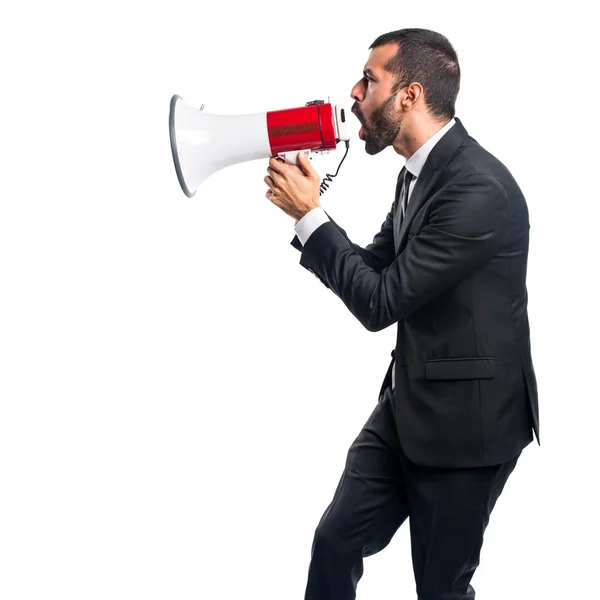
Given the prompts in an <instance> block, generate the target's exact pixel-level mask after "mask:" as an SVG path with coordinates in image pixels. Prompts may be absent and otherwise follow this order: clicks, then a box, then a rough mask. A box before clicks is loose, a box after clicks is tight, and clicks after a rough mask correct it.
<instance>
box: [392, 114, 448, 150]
mask: <svg viewBox="0 0 600 600" xmlns="http://www.w3.org/2000/svg"><path fill="white" fill-rule="evenodd" d="M450 120H451V119H444V120H443V121H436V120H433V119H420V120H418V119H417V120H415V121H408V122H407V118H406V117H405V118H404V120H403V121H402V126H401V128H400V133H399V134H398V137H397V138H396V140H395V141H394V143H393V144H392V145H393V148H394V150H395V151H396V152H397V153H398V154H399V155H400V156H403V157H404V158H405V159H406V160H408V159H409V158H410V157H411V156H412V155H413V154H414V153H415V152H416V151H417V150H418V149H419V148H420V147H421V146H422V145H423V144H424V143H425V142H426V141H427V140H428V139H430V138H431V137H432V136H434V135H435V134H436V133H437V132H438V131H439V130H440V129H442V127H444V125H446V124H447V123H449V122H450Z"/></svg>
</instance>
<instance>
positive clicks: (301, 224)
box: [294, 119, 456, 389]
mask: <svg viewBox="0 0 600 600" xmlns="http://www.w3.org/2000/svg"><path fill="white" fill-rule="evenodd" d="M454 123H456V120H455V119H450V121H449V122H448V123H446V125H444V126H443V127H442V128H441V129H440V130H439V131H438V132H437V133H435V134H434V135H432V136H431V137H430V138H429V139H428V140H427V141H426V142H425V143H424V144H423V145H422V146H421V147H420V148H419V149H418V150H417V151H416V152H415V153H414V154H413V155H412V156H411V157H410V158H409V159H408V160H407V161H406V164H405V167H406V170H407V171H409V172H410V173H412V175H413V179H412V181H411V182H410V187H409V189H408V198H407V200H406V206H407V207H408V202H409V200H410V195H411V194H412V191H413V190H414V188H415V183H416V182H417V179H418V177H419V175H420V174H421V170H422V169H423V165H425V161H426V160H427V157H428V156H429V153H430V152H431V151H432V150H433V147H434V146H435V145H436V144H437V143H438V142H439V141H440V139H441V138H442V137H443V136H444V134H446V133H447V131H448V130H449V129H450V128H451V127H452V126H453V125H454ZM327 221H329V217H328V216H327V214H326V213H325V211H324V210H323V208H321V207H320V206H318V207H317V208H313V209H312V210H311V211H309V212H307V213H306V214H305V215H304V216H303V217H302V218H301V219H300V220H299V221H298V222H297V223H296V224H295V225H294V231H295V232H296V235H297V236H298V239H299V240H300V243H301V244H302V245H303V246H304V244H306V242H307V240H308V238H309V237H310V236H311V234H312V233H313V231H315V229H317V228H318V227H320V226H321V225H323V223H326V222H327ZM395 371H396V364H395V362H394V366H393V367H392V389H394V388H395V387H396V381H395V380H396V376H395Z"/></svg>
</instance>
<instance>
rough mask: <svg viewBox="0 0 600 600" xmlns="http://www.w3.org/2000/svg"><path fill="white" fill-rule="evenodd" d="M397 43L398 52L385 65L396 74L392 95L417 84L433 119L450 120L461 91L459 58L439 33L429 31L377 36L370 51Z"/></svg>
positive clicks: (412, 30) (421, 30)
mask: <svg viewBox="0 0 600 600" xmlns="http://www.w3.org/2000/svg"><path fill="white" fill-rule="evenodd" d="M392 43H396V44H398V52H397V53H396V55H395V56H394V57H393V58H392V59H390V60H389V61H388V62H387V64H386V65H385V69H386V70H387V71H389V72H391V73H394V74H395V75H396V78H397V81H396V82H395V83H394V86H393V88H392V94H393V93H395V92H397V91H398V90H399V89H400V88H402V87H404V86H406V85H408V84H410V83H412V82H414V81H416V82H418V83H420V84H421V85H422V86H423V90H424V93H425V103H426V105H427V106H428V108H429V111H430V113H431V115H432V116H434V117H439V118H444V117H445V118H448V119H451V118H452V117H454V114H455V103H456V97H457V96H458V90H459V88H460V67H459V64H458V56H457V55H456V51H455V50H454V48H453V47H452V44H450V42H449V41H448V39H447V38H446V37H445V36H443V35H442V34H441V33H436V32H435V31H430V30H429V29H416V28H412V29H399V30H398V31H390V32H389V33H384V34H383V35H380V36H379V37H378V38H377V39H376V40H375V41H374V42H373V43H372V44H371V45H370V46H369V49H372V48H377V47H378V46H384V45H385V44H392Z"/></svg>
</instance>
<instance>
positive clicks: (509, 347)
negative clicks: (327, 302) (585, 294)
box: [292, 119, 539, 600]
mask: <svg viewBox="0 0 600 600" xmlns="http://www.w3.org/2000/svg"><path fill="white" fill-rule="evenodd" d="M403 171H404V169H403ZM403 171H402V172H401V173H400V176H399V178H398V185H397V188H396V198H395V201H394V203H393V205H392V208H391V210H390V212H389V213H388V215H387V217H386V219H385V222H384V223H383V224H382V227H381V230H380V231H379V233H377V234H376V235H375V237H374V239H373V242H372V243H371V244H369V245H368V246H366V248H361V247H359V246H358V245H356V244H354V243H352V242H351V241H350V239H349V238H348V236H347V235H346V233H345V232H344V230H343V229H342V228H341V227H339V225H337V224H336V223H335V222H333V220H331V222H328V223H325V224H323V225H321V226H320V227H319V228H318V229H316V230H315V231H314V232H313V233H312V235H311V236H310V238H309V239H308V241H307V243H306V245H305V246H304V247H302V245H301V244H300V242H299V240H298V238H297V237H295V238H294V239H293V241H292V245H293V246H294V247H296V248H297V249H298V250H301V252H302V255H301V258H300V264H301V265H302V266H303V267H305V268H307V269H308V270H310V271H311V272H312V273H314V274H315V275H316V276H317V277H318V278H319V279H320V280H321V281H322V282H323V283H324V284H325V285H326V286H327V287H328V288H330V289H331V290H332V291H333V292H334V293H335V294H336V295H337V296H339V298H340V299H341V300H342V301H343V302H344V304H345V305H346V307H347V308H348V309H349V310H350V311H351V312H352V314H353V315H354V316H355V317H356V318H357V319H358V320H359V321H360V322H361V323H362V324H363V325H364V326H365V327H366V328H367V329H368V330H369V331H379V330H382V329H384V328H386V327H389V326H390V325H392V324H394V323H397V324H398V332H397V341H396V348H395V351H394V352H393V353H392V356H394V355H395V359H396V360H395V369H396V371H395V390H394V393H392V391H391V388H390V381H391V369H392V365H393V364H394V361H392V363H391V364H390V367H389V369H388V372H387V374H386V376H385V378H384V381H383V385H382V387H381V392H380V397H379V403H378V405H377V406H376V408H375V410H374V411H373V414H372V415H371V417H370V419H369V421H368V423H367V424H366V425H365V428H364V429H363V431H362V432H361V434H360V435H359V436H358V438H357V439H356V440H355V442H354V444H353V445H352V447H351V448H350V450H349V453H348V460H347V462H346V468H345V470H344V473H343V475H342V478H341V480H340V484H339V486H338V489H337V490H336V493H335V496H334V499H333V501H332V503H331V504H330V506H329V507H328V509H327V511H326V512H325V514H324V515H323V519H322V520H321V522H320V523H319V527H318V528H317V532H316V535H315V542H314V545H313V557H312V562H311V569H310V574H309V585H308V588H307V596H306V597H307V598H310V599H311V600H313V599H314V600H316V599H319V600H330V599H333V598H340V599H342V598H343V599H346V598H352V597H354V596H353V594H354V590H355V587H356V583H357V581H358V579H359V578H360V576H361V574H362V557H364V556H369V555H370V554H372V553H374V552H377V551H379V550H381V549H382V548H383V547H385V546H386V545H387V543H388V542H389V540H390V539H391V536H392V535H393V532H394V531H395V530H396V529H397V527H399V525H400V524H401V523H402V522H403V521H404V519H406V518H407V517H408V516H410V517H411V539H412V544H413V565H414V569H415V579H416V583H417V591H418V592H419V594H420V595H419V598H420V599H423V600H424V599H429V598H431V599H434V598H438V597H439V598H442V597H443V598H445V599H446V598H447V599H448V600H449V599H451V598H452V599H454V598H456V599H457V600H458V599H460V598H463V599H464V598H472V597H474V591H473V589H472V588H471V587H470V585H468V584H469V580H470V578H471V576H472V575H473V572H474V570H475V567H476V566H477V564H478V556H479V549H480V547H481V543H482V538H483V529H484V528H485V526H486V525H487V521H488V519H489V515H490V512H491V509H492V507H493V506H494V503H495V501H496V499H497V498H498V496H499V494H500V492H501V490H502V487H503V485H504V483H505V482H506V480H507V478H508V475H509V474H510V472H512V469H513V468H514V466H515V463H516V461H517V459H518V457H519V455H520V452H521V450H522V449H523V448H524V447H525V446H527V445H528V444H529V443H530V442H531V441H532V439H533V435H532V429H533V431H534V432H535V434H536V438H537V440H538V444H539V425H538V423H539V420H538V403H537V386H536V379H535V374H534V369H533V365H532V360H531V351H530V341H529V323H528V318H527V290H526V285H525V279H526V272H527V254H528V246H529V214H528V209H527V204H526V202H525V199H524V197H523V194H522V193H521V191H520V189H519V187H518V185H517V183H516V182H515V180H514V179H513V177H512V176H511V174H510V172H509V171H508V169H507V168H506V167H505V166H504V165H503V164H502V163H501V162H500V161H499V160H497V159H496V158H495V157H494V156H492V155H491V154H490V153H489V152H487V151H486V150H485V149H484V148H482V147H481V146H480V145H479V144H478V143H477V142H476V141H475V140H474V139H473V138H471V137H470V136H469V135H468V133H467V131H466V130H465V128H464V127H463V125H462V123H461V122H460V121H459V120H458V119H457V120H456V123H455V125H454V126H453V127H452V128H451V129H450V130H449V131H448V132H447V133H446V134H445V135H444V136H443V137H442V138H441V139H440V140H439V141H438V143H437V144H436V145H435V146H434V148H433V149H432V151H431V153H430V154H429V156H428V158H427V161H426V162H425V165H424V166H423V169H422V171H421V173H420V175H419V177H418V179H417V182H416V184H415V188H414V190H413V193H412V196H411V198H410V202H409V203H408V207H407V210H406V215H405V218H404V220H403V222H402V224H401V226H400V225H399V219H398V216H399V213H400V210H399V206H398V200H399V192H400V186H401V182H402V175H403ZM330 218H331V217H330ZM431 486H433V487H431ZM374 523H377V525H375V524H374ZM452 536H457V537H455V538H453V537H452ZM459 538H460V540H461V541H460V542H459V541H458V539H459ZM336 549H337V550H338V551H339V552H337V553H336Z"/></svg>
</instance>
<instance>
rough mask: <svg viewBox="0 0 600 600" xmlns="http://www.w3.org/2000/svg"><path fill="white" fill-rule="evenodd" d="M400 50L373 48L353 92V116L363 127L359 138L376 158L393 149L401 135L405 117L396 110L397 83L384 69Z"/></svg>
mask: <svg viewBox="0 0 600 600" xmlns="http://www.w3.org/2000/svg"><path fill="white" fill-rule="evenodd" d="M397 50H398V46H397V45H396V44H387V45H385V46H380V47H379V48H373V50H371V54H370V55H369V60H368V61H367V64H366V65H365V69H364V77H363V78H362V79H361V80H360V81H358V82H357V83H356V84H355V85H354V87H353V88H352V91H351V92H350V95H351V96H352V98H353V99H354V100H355V102H354V104H353V105H352V113H353V114H354V115H355V116H356V117H357V118H358V120H359V121H360V123H361V125H362V128H361V130H360V132H359V136H360V138H361V139H363V140H364V141H365V151H366V152H367V153H368V154H377V153H379V152H381V151H382V150H383V149H385V148H387V147H388V146H390V145H392V143H393V142H394V140H395V139H396V137H397V136H398V132H399V131H400V126H401V122H402V116H401V114H400V112H399V111H398V110H397V109H396V96H397V92H396V93H395V94H393V95H391V90H392V86H393V84H394V82H395V79H394V76H393V75H392V74H391V73H390V72H388V71H386V70H385V69H384V68H383V66H384V65H385V64H386V63H387V61H388V60H389V59H390V58H392V57H393V56H394V55H395V54H396V52H397Z"/></svg>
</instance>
